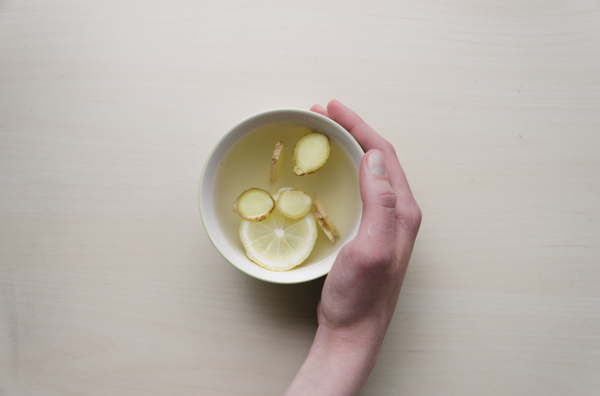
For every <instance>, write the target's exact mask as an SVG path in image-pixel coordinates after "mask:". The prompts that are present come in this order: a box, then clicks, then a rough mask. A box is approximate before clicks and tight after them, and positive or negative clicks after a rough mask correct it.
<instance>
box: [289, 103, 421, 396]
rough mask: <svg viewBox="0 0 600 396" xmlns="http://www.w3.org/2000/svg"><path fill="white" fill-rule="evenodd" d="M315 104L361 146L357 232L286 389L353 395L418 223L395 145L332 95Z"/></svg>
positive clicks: (376, 346)
mask: <svg viewBox="0 0 600 396" xmlns="http://www.w3.org/2000/svg"><path fill="white" fill-rule="evenodd" d="M311 110H312V111H314V112H316V113H319V114H322V115H324V116H326V117H329V118H331V119H332V120H334V121H336V122H337V123H338V124H340V125H341V126H343V127H344V128H345V129H346V130H348V131H349V132H350V133H351V134H352V136H354V138H355V139H356V140H357V141H358V143H359V144H360V145H361V146H362V148H363V149H364V150H365V152H366V154H365V156H364V157H363V159H362V162H361V165H360V192H361V197H362V201H363V215H362V222H361V225H360V230H359V232H358V236H357V237H356V238H355V239H354V240H353V241H352V242H350V243H348V244H347V245H346V246H344V248H343V249H342V250H341V252H340V254H339V255H338V257H337V259H336V261H335V263H334V264H333V267H332V269H331V271H330V273H329V275H328V276H327V279H326V280H325V284H324V285H323V291H322V293H321V301H320V302H319V305H318V307H317V319H318V323H319V326H318V328H317V333H316V335H315V339H314V341H313V344H312V346H311V348H310V351H309V353H308V356H307V358H306V360H305V361H304V364H303V365H302V366H301V368H300V370H299V371H298V374H297V375H296V377H295V378H294V380H293V381H292V383H291V385H290V386H289V388H288V389H287V390H286V392H285V395H287V396H291V395H327V396H337V395H340V396H341V395H344V396H348V395H357V394H358V393H359V392H360V389H361V388H362V386H363V384H364V383H365V381H366V379H367V377H368V376H369V373H370V372H371V370H372V369H373V366H374V365H375V362H376V361H377V357H378V355H379V351H380V350H381V345H382V343H383V339H384V336H385V333H386V331H387V328H388V326H389V324H390V321H391V319H392V316H393V315H394V311H395V309H396V303H397V302H398V296H399V294H400V288H401V287H402V282H403V280H404V275H405V274H406V269H407V267H408V262H409V260H410V256H411V253H412V250H413V246H414V243H415V239H416V237H417V233H418V231H419V226H420V224H421V210H420V208H419V206H418V205H417V202H416V201H415V199H414V197H413V195H412V192H411V190H410V187H409V185H408V181H407V179H406V176H405V174H404V171H403V170H402V166H401V165H400V162H399V161H398V157H397V156H396V152H395V150H394V147H393V146H392V145H391V144H390V143H389V142H388V141H386V140H385V139H384V138H382V137H381V136H380V135H379V134H377V132H375V131H374V130H373V129H372V128H371V127H370V126H369V125H367V123H365V122H364V121H363V120H362V119H361V118H360V117H359V116H358V115H357V114H356V113H354V112H353V111H352V110H350V109H349V108H347V107H346V106H344V105H343V104H341V103H340V102H339V101H337V100H332V101H330V102H329V103H328V105H327V109H324V108H323V107H321V106H320V105H314V106H313V107H312V108H311Z"/></svg>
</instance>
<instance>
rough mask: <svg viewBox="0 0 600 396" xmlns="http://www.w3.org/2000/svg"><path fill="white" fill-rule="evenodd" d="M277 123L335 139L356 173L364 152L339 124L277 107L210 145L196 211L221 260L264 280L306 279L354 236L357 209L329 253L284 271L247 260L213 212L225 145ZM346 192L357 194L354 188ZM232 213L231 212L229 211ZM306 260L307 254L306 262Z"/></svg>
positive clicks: (321, 273) (314, 276) (328, 266)
mask: <svg viewBox="0 0 600 396" xmlns="http://www.w3.org/2000/svg"><path fill="white" fill-rule="evenodd" d="M277 122H294V123H300V124H304V125H306V126H308V127H310V128H312V129H314V130H316V131H319V132H322V133H324V134H325V135H327V136H328V137H329V139H331V140H334V141H335V142H337V143H338V145H337V146H338V147H341V148H342V149H343V150H345V151H346V152H347V153H348V154H349V156H350V158H351V161H352V163H353V165H354V167H353V169H349V170H348V171H350V172H355V173H356V175H358V170H359V166H360V161H361V158H362V156H363V155H364V152H363V150H362V148H361V147H360V145H359V144H358V143H357V142H356V140H354V138H353V137H352V136H351V135H350V134H349V133H348V132H347V131H346V130H345V129H344V128H342V127H341V126H340V125H339V124H337V123H336V122H334V121H332V120H330V119H329V118H327V117H324V116H322V115H320V114H317V113H314V112H311V111H307V110H299V109H278V110H270V111H265V112H262V113H258V114H255V115H253V116H251V117H248V118H246V119H245V120H243V121H241V122H240V123H238V124H237V125H235V126H234V127H233V128H231V129H230V130H229V131H228V132H227V133H226V134H225V135H224V136H223V137H222V138H221V140H219V142H218V143H217V144H216V146H215V147H214V148H213V150H212V152H211V153H210V155H209V156H208V159H207V160H206V163H205V165H204V169H203V171H202V176H201V179H200V190H199V204H200V214H201V216H202V222H203V224H204V229H205V230H206V234H207V235H208V237H209V238H210V240H211V242H212V243H213V245H214V246H215V248H216V249H217V250H218V251H219V253H221V255H222V256H223V257H224V258H225V260H227V261H228V262H229V263H231V264H232V265H233V266H235V267H236V268H238V269H239V270H240V271H242V272H245V273H246V274H248V275H250V276H252V277H255V278H257V279H261V280H264V281H267V282H274V283H301V282H307V281H310V280H313V279H317V278H319V277H321V276H324V275H326V274H327V273H329V270H330V269H331V266H332V265H333V262H334V260H335V258H336V256H337V254H338V253H339V251H340V249H341V248H342V246H343V244H344V243H346V242H348V241H351V240H352V239H354V237H355V236H356V234H357V232H358V226H359V224H360V218H361V214H360V212H361V211H360V210H359V211H358V213H353V214H351V216H353V219H352V223H351V224H352V226H351V227H350V231H349V233H348V235H346V236H345V237H344V238H343V241H336V243H337V246H335V249H331V252H330V254H328V255H326V257H324V258H321V259H320V260H318V261H314V262H311V263H310V264H308V265H304V264H303V265H301V266H298V267H296V268H292V269H291V270H289V271H284V272H276V271H270V270H267V269H265V268H262V267H260V266H258V265H257V264H255V263H253V262H252V261H250V260H249V259H248V257H247V256H246V253H245V251H244V248H243V246H242V245H241V242H240V241H239V239H238V240H235V238H232V237H231V235H229V236H227V235H226V233H225V232H224V230H223V229H222V227H221V226H220V223H219V221H218V216H217V213H216V212H217V211H216V200H217V199H219V198H218V197H215V194H214V189H215V183H216V178H217V175H218V170H219V165H220V163H221V161H222V160H223V158H224V157H225V155H226V154H227V151H228V150H229V148H231V147H232V145H233V144H234V143H235V142H236V141H238V140H239V139H240V138H241V137H242V136H244V135H246V134H247V133H249V132H251V131H253V130H255V129H256V128H258V127H261V126H263V125H267V124H272V123H277ZM240 191H242V190H240ZM349 193H352V194H359V192H358V190H357V191H352V192H349ZM232 204H233V202H232ZM232 215H234V214H233V213H232ZM319 232H320V231H319ZM232 239H234V240H232ZM309 260H310V257H309V259H308V260H307V261H309Z"/></svg>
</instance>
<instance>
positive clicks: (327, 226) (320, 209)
mask: <svg viewBox="0 0 600 396" xmlns="http://www.w3.org/2000/svg"><path fill="white" fill-rule="evenodd" d="M312 209H313V216H314V217H315V220H317V223H319V225H320V226H321V228H322V229H323V232H325V235H327V238H329V240H330V241H331V242H332V243H333V242H335V238H336V237H337V238H339V237H340V232H339V231H338V229H337V227H336V226H335V224H333V220H331V217H330V216H329V214H328V213H327V211H326V210H325V207H324V206H323V204H322V203H321V200H320V199H319V197H318V196H317V194H315V195H313V199H312Z"/></svg>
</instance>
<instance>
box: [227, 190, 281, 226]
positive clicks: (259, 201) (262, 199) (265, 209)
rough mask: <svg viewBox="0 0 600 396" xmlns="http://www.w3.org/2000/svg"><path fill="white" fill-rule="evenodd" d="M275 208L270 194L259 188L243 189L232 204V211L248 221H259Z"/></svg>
mask: <svg viewBox="0 0 600 396" xmlns="http://www.w3.org/2000/svg"><path fill="white" fill-rule="evenodd" d="M273 209H275V201H274V200H273V197H272V196H271V194H269V193H268V192H266V191H265V190H261V189H260V188H251V189H249V190H246V191H244V192H243V193H242V194H241V195H240V196H239V197H238V199H237V200H236V201H235V203H234V204H233V211H234V212H235V213H237V214H239V215H240V216H241V217H242V218H244V219H246V220H249V221H261V220H264V219H266V218H267V217H269V215H270V214H271V212H272V211H273Z"/></svg>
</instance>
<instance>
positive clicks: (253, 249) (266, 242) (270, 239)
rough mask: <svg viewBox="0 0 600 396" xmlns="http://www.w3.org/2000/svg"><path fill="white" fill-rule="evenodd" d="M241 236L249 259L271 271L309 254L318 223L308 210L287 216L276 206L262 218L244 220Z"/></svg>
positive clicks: (301, 259)
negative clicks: (258, 219)
mask: <svg viewBox="0 0 600 396" xmlns="http://www.w3.org/2000/svg"><path fill="white" fill-rule="evenodd" d="M240 239H241V240H242V243H243V244H244V248H245V249H246V254H247V255H248V257H249V258H250V260H252V261H254V262H255V263H256V264H258V265H260V266H261V267H264V268H266V269H269V270H272V271H286V270H289V269H291V268H294V267H295V266H297V265H299V264H301V263H302V262H303V261H304V260H306V259H307V258H308V256H309V255H310V252H311V251H312V249H313V247H314V245H315V242H316V240H317V226H316V223H315V219H314V217H313V216H312V215H311V214H307V215H305V216H304V217H302V218H299V219H290V218H288V217H285V216H284V215H282V214H281V213H279V211H278V210H277V209H275V210H274V211H273V213H271V216H269V217H268V218H266V219H265V220H262V221H258V222H254V221H248V220H243V221H242V224H241V225H240Z"/></svg>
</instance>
